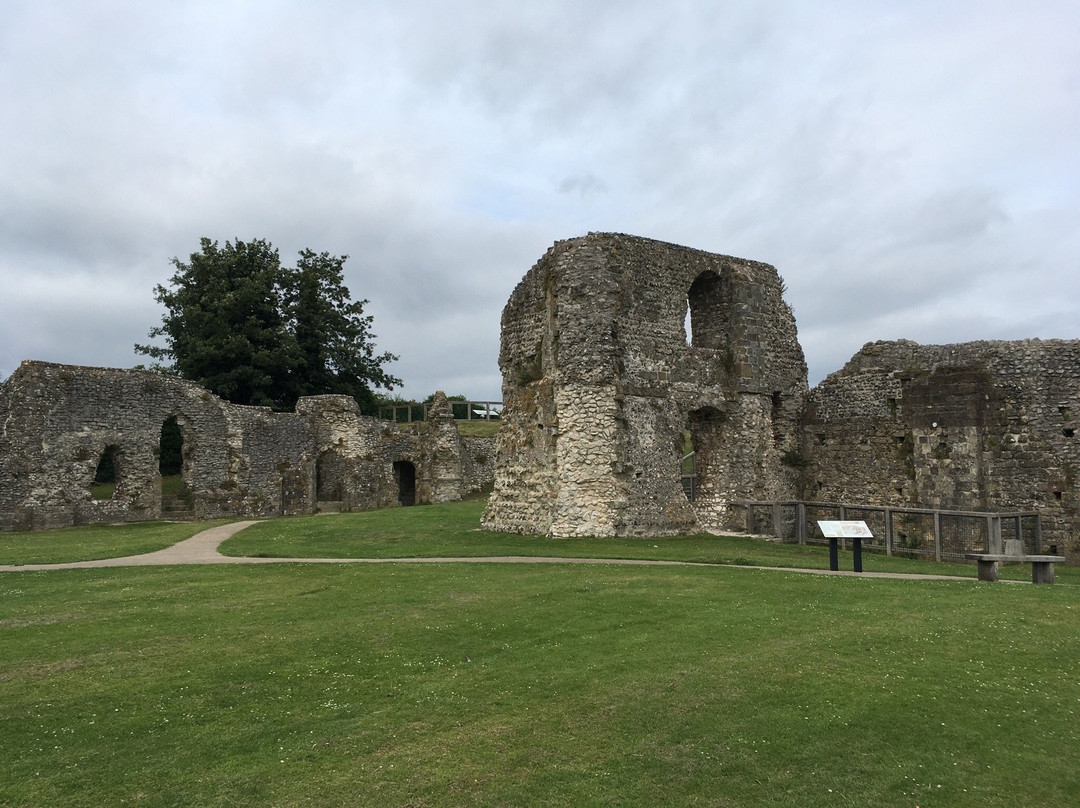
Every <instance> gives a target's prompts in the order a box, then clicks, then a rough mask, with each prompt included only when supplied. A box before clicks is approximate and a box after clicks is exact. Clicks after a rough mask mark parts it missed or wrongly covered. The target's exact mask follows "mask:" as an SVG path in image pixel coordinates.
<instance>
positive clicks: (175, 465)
mask: <svg viewBox="0 0 1080 808" xmlns="http://www.w3.org/2000/svg"><path fill="white" fill-rule="evenodd" d="M158 473H159V474H160V475H161V510H162V514H163V515H164V516H165V517H166V518H169V519H187V518H191V514H190V511H191V508H192V497H191V491H189V490H188V487H187V484H186V483H185V482H184V436H183V434H182V433H181V431H180V424H179V422H178V421H177V420H176V416H175V415H170V416H169V417H168V418H166V419H165V421H164V422H163V423H162V424H161V436H160V438H159V439H158Z"/></svg>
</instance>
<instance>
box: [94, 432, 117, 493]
mask: <svg viewBox="0 0 1080 808" xmlns="http://www.w3.org/2000/svg"><path fill="white" fill-rule="evenodd" d="M119 468H120V447H118V446H115V445H109V446H106V447H105V450H104V451H103V452H102V453H101V457H100V458H99V459H98V464H97V468H95V469H94V479H93V481H92V482H91V483H90V497H91V498H92V499H95V500H104V499H112V498H113V497H114V496H115V495H116V486H117V483H118V482H119V479H120V476H119Z"/></svg>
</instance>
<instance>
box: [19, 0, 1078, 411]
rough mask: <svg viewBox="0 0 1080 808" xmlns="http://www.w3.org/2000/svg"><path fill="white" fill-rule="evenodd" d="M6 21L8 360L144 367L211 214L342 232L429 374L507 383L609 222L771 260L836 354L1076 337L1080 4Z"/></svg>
mask: <svg viewBox="0 0 1080 808" xmlns="http://www.w3.org/2000/svg"><path fill="white" fill-rule="evenodd" d="M0 15H3V20H2V22H3V24H2V25H0V93H2V95H3V98H4V99H5V104H4V113H5V114H4V115H0V138H2V139H3V142H4V144H5V146H4V149H3V150H2V151H0V290H2V291H3V295H2V296H0V375H5V374H6V373H10V372H11V370H13V369H14V365H15V363H16V362H17V361H18V360H20V359H23V358H43V359H52V360H55V361H79V362H98V363H101V364H117V365H125V364H131V363H133V362H135V361H138V358H137V357H135V356H134V355H133V354H132V353H131V343H132V342H134V341H141V340H143V339H144V337H145V333H146V331H147V330H148V329H149V328H150V327H151V326H153V325H154V324H155V323H156V322H157V321H158V320H159V319H160V314H161V313H160V311H158V310H157V308H156V304H155V303H154V302H153V300H152V292H151V290H152V288H153V285H154V284H155V283H159V282H162V281H164V280H165V279H166V278H167V277H168V275H169V274H170V267H169V264H168V259H169V258H171V257H172V256H174V255H178V256H180V257H184V256H186V255H187V254H188V253H189V252H191V251H192V250H194V249H196V248H197V246H198V239H199V237H200V236H208V237H211V238H215V239H218V240H225V239H232V238H236V237H240V238H244V239H247V238H253V237H265V238H268V239H269V240H270V241H272V242H273V243H274V244H275V245H276V246H278V247H279V249H280V251H281V255H282V259H283V260H286V261H291V260H293V259H294V258H295V254H296V251H297V250H299V249H302V248H304V247H311V248H313V249H317V250H327V251H330V252H334V253H336V254H348V255H349V256H350V259H349V261H348V263H347V264H346V280H347V282H348V283H349V285H350V287H351V288H352V291H353V292H354V296H356V297H357V298H368V299H370V301H371V303H370V305H369V308H368V311H369V312H370V313H372V314H374V315H375V317H376V322H375V332H376V333H377V334H378V335H379V347H380V349H381V350H391V351H393V352H395V353H398V354H400V355H401V357H402V359H401V362H400V363H398V367H397V369H396V371H395V372H396V373H397V375H400V376H403V377H404V378H405V380H406V382H407V387H406V390H407V392H408V393H409V394H410V395H411V394H415V395H426V394H427V393H429V392H431V391H432V390H433V389H435V388H436V387H446V388H448V392H451V391H452V392H457V393H461V394H465V395H471V396H477V397H495V396H497V395H498V371H497V367H496V365H495V360H496V355H497V352H498V324H499V313H500V311H501V308H502V306H503V304H504V303H505V301H506V298H507V296H508V295H509V294H510V291H511V290H512V289H513V286H514V285H515V284H516V283H517V281H518V280H519V279H520V277H521V276H522V274H524V272H525V271H526V270H527V269H528V268H529V266H531V265H532V263H533V262H535V261H536V260H537V258H539V257H540V255H541V254H542V253H543V252H544V250H545V249H546V248H547V247H548V246H549V245H550V244H551V243H552V242H553V241H555V240H556V239H559V238H566V237H570V236H574V235H580V234H582V233H584V232H587V231H589V230H618V231H622V232H631V233H638V234H640V235H645V236H650V237H654V238H662V239H668V240H671V241H676V242H679V243H683V244H688V245H690V246H694V247H699V248H702V249H709V250H713V251H717V252H724V253H730V254H735V255H741V256H744V257H748V258H754V259H758V260H764V261H768V262H770V263H773V264H775V265H776V266H777V268H778V269H779V270H780V272H781V274H782V275H783V276H784V277H785V279H786V280H787V283H788V287H789V290H790V291H789V293H788V299H789V301H790V302H791V303H792V304H793V306H794V308H795V312H796V315H797V317H798V319H799V326H800V332H801V334H802V338H803V340H804V344H805V348H806V353H807V357H808V360H809V362H810V365H811V368H812V371H811V374H812V376H814V375H816V376H818V377H820V376H821V375H824V374H825V373H826V372H828V371H831V370H835V369H836V368H838V367H839V366H840V365H841V364H842V363H843V362H844V361H846V359H847V358H848V356H850V354H851V353H852V352H853V351H854V350H857V349H858V347H859V346H861V345H862V344H863V343H864V342H866V341H868V340H873V339H881V338H888V337H899V336H904V337H909V338H912V339H918V340H922V341H931V340H940V339H943V338H946V337H947V338H949V339H953V338H955V339H974V338H980V337H986V338H995V337H996V338H1003V337H1006V336H1008V337H1015V336H1025V335H1035V336H1073V337H1075V336H1077V334H1076V333H1075V323H1076V322H1077V319H1078V315H1080V301H1078V300H1077V297H1076V296H1075V295H1073V294H1071V291H1070V290H1071V284H1072V283H1074V281H1073V280H1072V279H1073V276H1074V275H1075V264H1076V255H1077V254H1078V251H1080V236H1078V235H1077V231H1076V227H1075V223H1076V221H1077V217H1078V214H1080V193H1078V192H1077V188H1080V176H1078V172H1080V161H1078V160H1077V158H1076V150H1075V145H1074V142H1073V141H1074V136H1073V133H1075V132H1076V131H1077V130H1078V129H1080V54H1078V52H1077V51H1076V48H1075V46H1074V43H1073V42H1072V39H1071V38H1070V37H1071V32H1073V31H1075V28H1076V25H1077V24H1078V23H1080V10H1078V9H1077V8H1076V6H1075V3H1066V2H1056V1H1051V2H1047V3H1044V4H1039V5H1038V6H1031V5H1023V6H1021V5H1020V4H1017V5H1015V6H1012V5H1010V4H998V5H993V6H985V5H978V6H976V5H974V4H966V3H965V4H955V5H948V6H942V5H941V4H930V3H928V2H915V3H911V4H908V5H906V6H903V7H898V6H896V5H894V4H888V3H884V2H868V3H859V4H851V3H846V2H835V3H832V2H830V3H824V4H817V5H816V6H814V7H813V8H811V7H809V6H807V5H806V4H802V3H795V2H778V3H768V4H762V3H758V2H749V0H747V2H734V3H724V4H716V3H710V2H704V1H702V2H697V1H696V0H681V1H680V2H673V3H669V4H667V5H666V6H665V7H664V9H663V11H662V12H660V11H658V7H657V6H656V4H654V3H650V2H598V3H570V2H558V0H551V1H550V2H538V3H527V4H526V3H517V4H509V3H491V2H479V1H477V2H462V3H454V4H446V3H435V2H430V3H429V2H418V3H405V4H393V5H391V4H383V3H375V2H363V3H338V2H307V3H303V4H301V3H289V2H286V3H280V4H275V5H273V6H271V7H266V8H262V7H260V9H259V10H258V12H257V13H255V12H253V11H252V9H251V8H250V7H246V6H244V5H231V6H230V5H222V4H218V3H191V4H185V5H183V6H162V5H160V4H158V5H153V4H145V3H133V2H124V1H123V0H114V1H113V2H110V3H106V4H94V5H92V6H88V5H86V4H78V3H67V4H65V3H30V2H22V1H21V0H15V1H14V2H12V3H7V4H5V6H4V9H3V11H0ZM29 276H32V279H33V280H34V281H35V283H34V284H30V283H27V282H26V281H27V278H28V277H29ZM35 284H36V285H35ZM1027 329H1031V330H1032V331H1031V333H1029V332H1028V331H1026V330H1027ZM469 385H477V386H479V387H482V388H483V389H463V388H466V387H468V386H469ZM451 389H452V390H451Z"/></svg>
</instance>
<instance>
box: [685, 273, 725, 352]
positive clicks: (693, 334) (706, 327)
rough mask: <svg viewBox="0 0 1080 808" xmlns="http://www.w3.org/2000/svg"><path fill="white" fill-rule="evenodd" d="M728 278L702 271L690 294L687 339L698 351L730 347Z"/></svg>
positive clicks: (691, 286) (687, 300)
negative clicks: (699, 349) (726, 281)
mask: <svg viewBox="0 0 1080 808" xmlns="http://www.w3.org/2000/svg"><path fill="white" fill-rule="evenodd" d="M726 291H727V290H726V283H725V281H724V279H723V278H722V277H721V276H720V275H718V274H716V273H715V272H713V271H711V270H710V271H707V272H702V273H701V274H700V275H698V277H697V280H695V281H694V282H693V284H691V285H690V290H689V291H688V292H687V293H686V309H687V316H686V325H685V328H686V339H687V342H688V343H689V344H690V345H692V346H693V347H695V348H711V349H713V350H719V349H722V348H728V347H729V342H730V339H731V335H730V334H729V333H728V331H729V324H728V319H729V318H728V304H727V294H726Z"/></svg>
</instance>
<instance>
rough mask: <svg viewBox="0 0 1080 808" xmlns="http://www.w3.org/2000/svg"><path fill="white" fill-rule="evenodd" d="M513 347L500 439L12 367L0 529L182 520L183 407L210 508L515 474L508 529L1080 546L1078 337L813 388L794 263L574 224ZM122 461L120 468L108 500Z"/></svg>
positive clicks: (502, 485) (503, 365) (925, 357)
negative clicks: (815, 505)
mask: <svg viewBox="0 0 1080 808" xmlns="http://www.w3.org/2000/svg"><path fill="white" fill-rule="evenodd" d="M499 365H500V369H501V370H502V375H503V398H504V405H505V406H504V410H503V415H502V426H501V428H500V431H499V434H498V437H497V438H496V439H495V445H494V447H493V446H492V440H491V439H490V438H487V439H485V438H465V439H462V438H461V436H460V435H459V434H458V431H457V428H456V426H455V424H454V422H453V419H452V417H451V414H450V411H449V407H448V406H447V405H446V402H445V400H444V397H440V398H439V401H438V404H437V405H436V406H435V407H433V408H432V415H431V416H430V419H429V421H428V422H426V423H425V424H423V425H421V426H418V427H416V428H414V429H413V430H412V431H408V432H402V431H401V430H399V429H398V428H397V427H396V426H395V425H393V424H390V423H387V422H385V421H379V420H376V419H374V418H367V417H364V416H361V415H360V414H359V412H358V409H357V407H356V404H355V402H353V401H352V400H351V399H349V398H347V397H342V396H314V397H310V398H304V399H301V400H300V402H299V403H298V404H297V406H296V410H295V412H292V413H281V412H272V411H270V410H269V409H265V408H260V407H242V406H237V405H233V404H229V403H227V402H225V401H222V400H221V399H219V398H217V397H216V396H214V395H212V394H211V393H210V392H209V391H207V390H205V389H204V388H202V387H199V386H198V385H196V384H192V383H190V382H185V381H183V380H180V379H178V378H175V377H171V376H165V375H162V374H158V373H152V372H148V371H137V370H110V369H103V368H82V367H71V366H65V365H54V364H47V363H42V362H24V363H23V364H22V365H21V366H20V367H19V369H18V370H16V372H15V373H14V374H13V375H12V376H11V378H10V379H8V380H7V382H5V383H4V384H3V385H2V386H0V530H29V529H40V528H49V527H61V526H65V525H74V524H88V523H97V522H119V521H134V520H143V519H160V518H162V517H163V516H168V515H169V514H170V513H171V512H172V511H171V510H170V508H171V507H173V506H172V505H171V504H170V503H169V502H167V501H165V500H163V498H162V494H161V482H160V481H161V477H160V472H159V459H158V452H159V447H160V445H161V433H162V426H163V424H165V423H166V422H168V421H170V420H171V419H175V423H176V426H177V427H178V428H179V430H180V433H181V436H182V438H183V468H182V477H183V481H184V484H185V489H186V491H187V498H188V502H187V503H186V507H188V508H190V514H189V516H190V517H192V518H214V517H233V516H256V517H257V516H277V515H289V514H304V513H313V512H316V511H317V510H336V509H339V508H340V509H342V510H360V509H365V508H378V507H386V506H394V505H399V504H407V503H409V502H413V501H415V502H441V501H448V500H453V499H459V498H461V497H462V496H463V495H464V494H466V493H469V492H472V491H477V490H480V489H481V488H483V487H485V486H486V485H491V484H492V483H493V484H494V490H493V491H492V494H491V497H490V499H489V502H488V506H487V509H486V510H485V512H484V516H483V525H484V527H486V528H489V529H492V530H498V531H506V532H514V533H530V534H532V533H535V534H545V535H549V536H556V537H564V536H582V535H595V536H656V535H673V534H681V533H692V532H698V531H700V530H703V529H704V530H716V529H722V528H735V529H739V528H742V527H744V526H745V521H744V519H745V513H744V511H743V510H742V508H741V507H740V506H739V503H740V502H743V501H751V500H752V501H769V500H794V499H800V500H813V501H833V502H838V501H843V502H848V503H851V504H870V505H888V506H893V507H904V506H908V507H920V508H944V509H955V510H972V511H973V510H978V511H1009V510H1013V511H1017V510H1025V511H1029V510H1038V511H1039V513H1040V515H1041V517H1042V531H1043V544H1044V546H1053V545H1056V547H1057V551H1058V552H1060V553H1064V554H1065V555H1066V556H1067V557H1068V558H1069V560H1070V561H1072V562H1074V563H1075V562H1078V561H1080V500H1078V496H1077V494H1078V489H1077V478H1078V473H1080V438H1078V437H1077V435H1076V429H1077V421H1078V420H1080V341H1075V340H1073V341H1068V340H1024V341H1019V342H973V343H967V344H962V345H918V344H916V343H913V342H909V341H904V340H901V341H898V342H876V343H870V344H867V345H866V346H864V347H863V349H862V350H861V351H860V352H859V353H858V354H856V356H855V357H854V358H853V359H852V360H851V361H850V362H849V363H848V364H847V365H846V366H845V367H844V368H843V369H842V370H840V371H837V372H836V373H833V374H832V375H830V376H829V377H828V378H827V379H825V380H824V381H823V382H822V383H821V384H819V385H818V386H817V387H815V388H814V389H813V390H808V389H807V380H806V364H805V362H804V360H803V353H802V349H801V348H800V346H799V342H798V337H797V334H796V327H795V318H794V316H793V314H792V312H791V309H790V308H789V307H788V305H787V304H786V303H785V302H784V300H783V284H782V282H781V280H780V278H779V276H778V275H777V272H776V270H775V269H773V267H771V266H768V265H767V264H761V263H757V262H754V261H747V260H743V259H739V258H732V257H730V256H723V255H715V254H712V253H706V252H701V251H699V250H692V249H688V248H686V247H680V246H676V245H673V244H666V243H663V242H658V241H652V240H649V239H643V238H636V237H632V236H626V235H620V234H610V233H593V234H589V235H588V236H585V237H582V238H575V239H569V240H566V241H560V242H557V243H556V244H555V245H554V246H553V247H552V248H551V249H550V250H548V252H547V253H546V254H545V255H544V256H543V257H542V258H541V259H540V261H539V262H537V264H536V265H535V266H534V267H533V268H532V269H531V270H530V271H529V272H528V273H527V274H526V275H525V277H524V279H523V280H522V281H521V283H520V284H519V285H518V286H517V288H516V289H515V290H514V292H513V294H512V295H511V297H510V300H509V302H508V303H507V305H506V308H505V309H504V311H503V317H502V341H501V348H500V356H499ZM687 433H689V436H690V445H689V446H687V445H686V439H685V435H686V434H687ZM691 448H692V449H693V451H694V452H695V456H696V475H697V481H698V484H697V491H696V497H695V498H694V501H693V502H691V501H690V500H689V499H688V498H687V496H686V495H685V493H684V491H683V487H682V484H681V476H682V473H681V472H682V469H681V466H680V464H681V461H682V458H683V456H684V454H686V453H687V451H689V450H690V449H691ZM106 455H107V456H108V457H109V459H110V460H111V461H112V462H113V465H114V467H115V469H116V472H117V477H118V482H117V484H116V487H115V491H114V493H113V494H112V496H111V498H109V499H94V498H93V497H92V495H91V482H92V481H93V479H94V476H95V471H96V469H97V468H98V465H99V463H101V462H102V460H103V458H104V457H105V456H106Z"/></svg>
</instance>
